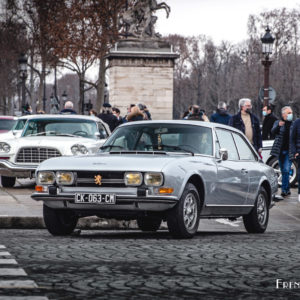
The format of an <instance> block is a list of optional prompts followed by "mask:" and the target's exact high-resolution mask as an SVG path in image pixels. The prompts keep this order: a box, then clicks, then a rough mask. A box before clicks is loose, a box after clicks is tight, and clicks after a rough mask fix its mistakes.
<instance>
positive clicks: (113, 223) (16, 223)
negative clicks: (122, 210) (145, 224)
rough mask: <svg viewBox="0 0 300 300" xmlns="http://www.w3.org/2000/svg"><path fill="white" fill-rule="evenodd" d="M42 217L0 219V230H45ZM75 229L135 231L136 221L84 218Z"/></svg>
mask: <svg viewBox="0 0 300 300" xmlns="http://www.w3.org/2000/svg"><path fill="white" fill-rule="evenodd" d="M45 228H46V227H45V223H44V220H43V218H42V217H0V229H45ZM76 228H77V229H83V230H84V229H137V228H138V227H137V224H136V221H118V220H114V219H101V218H98V217H85V218H81V219H79V221H78V224H77V226H76Z"/></svg>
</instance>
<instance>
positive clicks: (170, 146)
mask: <svg viewBox="0 0 300 300" xmlns="http://www.w3.org/2000/svg"><path fill="white" fill-rule="evenodd" d="M144 147H155V148H158V147H162V148H165V147H166V148H172V149H174V150H181V151H184V152H187V153H190V154H192V156H194V155H195V154H194V152H193V151H191V150H186V149H184V148H181V147H179V146H174V145H165V144H159V145H158V144H154V145H153V144H151V145H144ZM165 151H166V150H165Z"/></svg>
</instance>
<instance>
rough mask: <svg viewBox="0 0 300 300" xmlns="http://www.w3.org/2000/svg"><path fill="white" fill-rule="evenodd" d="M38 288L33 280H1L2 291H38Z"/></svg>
mask: <svg viewBox="0 0 300 300" xmlns="http://www.w3.org/2000/svg"><path fill="white" fill-rule="evenodd" d="M37 287H38V286H37V284H36V283H35V282H34V281H33V280H0V289H16V288H18V289H30V288H31V289H36V288H37Z"/></svg>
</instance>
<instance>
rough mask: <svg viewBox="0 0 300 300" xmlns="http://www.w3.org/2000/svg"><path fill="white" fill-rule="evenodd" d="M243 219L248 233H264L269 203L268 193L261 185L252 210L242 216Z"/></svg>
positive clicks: (267, 219)
mask: <svg viewBox="0 0 300 300" xmlns="http://www.w3.org/2000/svg"><path fill="white" fill-rule="evenodd" d="M243 221H244V225H245V228H246V230H247V232H249V233H264V232H265V231H266V229H267V226H268V221H269V205H268V194H267V192H266V190H265V189H264V188H263V187H261V188H260V190H259V192H258V195H257V197H256V200H255V204H254V207H253V209H252V211H251V212H250V214H248V215H246V216H243Z"/></svg>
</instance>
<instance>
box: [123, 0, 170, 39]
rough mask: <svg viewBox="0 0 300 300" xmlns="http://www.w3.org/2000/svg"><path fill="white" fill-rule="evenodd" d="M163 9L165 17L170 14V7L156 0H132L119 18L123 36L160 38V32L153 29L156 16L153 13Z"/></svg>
mask: <svg viewBox="0 0 300 300" xmlns="http://www.w3.org/2000/svg"><path fill="white" fill-rule="evenodd" d="M159 9H164V10H165V11H166V14H167V18H168V17H169V14H170V11H171V9H170V7H169V6H168V5H167V4H166V3H165V2H161V3H157V1H156V0H132V1H131V3H130V9H128V10H126V11H125V12H124V13H123V14H122V16H121V18H120V25H121V27H125V30H126V32H125V34H124V35H125V36H130V37H136V38H143V39H145V38H160V37H161V36H160V34H159V33H156V32H155V30H154V24H155V23H156V21H157V17H156V16H155V15H154V13H155V12H156V11H157V10H159Z"/></svg>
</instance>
